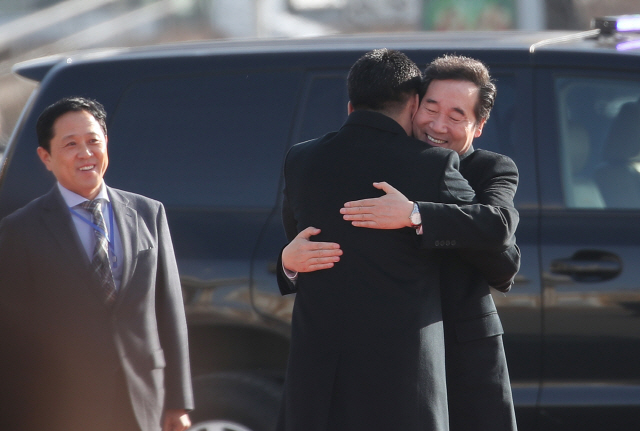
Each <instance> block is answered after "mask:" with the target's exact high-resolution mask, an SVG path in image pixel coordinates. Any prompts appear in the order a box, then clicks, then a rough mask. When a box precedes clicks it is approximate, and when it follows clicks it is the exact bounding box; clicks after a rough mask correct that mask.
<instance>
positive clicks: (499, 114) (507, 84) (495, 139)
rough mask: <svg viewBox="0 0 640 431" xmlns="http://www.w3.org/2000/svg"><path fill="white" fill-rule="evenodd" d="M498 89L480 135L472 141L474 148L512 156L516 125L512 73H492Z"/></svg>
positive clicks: (514, 85)
mask: <svg viewBox="0 0 640 431" xmlns="http://www.w3.org/2000/svg"><path fill="white" fill-rule="evenodd" d="M493 78H494V80H495V84H496V87H497V89H498V92H497V95H496V102H495V105H494V107H493V109H492V110H491V115H490V116H489V120H488V121H487V122H486V124H485V126H484V128H483V131H482V135H480V137H479V138H477V139H475V140H474V141H473V146H474V148H482V149H485V150H489V151H495V152H496V153H501V154H506V155H508V156H511V157H514V154H515V150H514V145H515V136H517V127H516V118H515V116H516V112H517V110H516V106H515V105H516V88H515V87H516V80H515V76H513V75H507V74H505V75H493Z"/></svg>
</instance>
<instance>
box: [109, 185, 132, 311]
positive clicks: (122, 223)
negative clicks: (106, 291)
mask: <svg viewBox="0 0 640 431" xmlns="http://www.w3.org/2000/svg"><path fill="white" fill-rule="evenodd" d="M107 192H108V193H109V198H110V199H111V206H112V208H113V216H114V218H115V222H116V224H117V225H118V230H119V231H120V243H121V244H122V280H121V281H120V289H119V290H118V295H117V299H116V303H119V302H120V301H121V300H122V297H123V296H124V294H125V293H126V288H127V286H128V284H129V281H130V280H131V277H132V275H133V271H134V270H135V267H136V261H137V260H136V259H135V256H137V248H138V214H137V212H136V210H134V209H133V208H131V207H130V206H129V200H128V199H127V198H126V197H124V196H123V195H122V194H120V193H118V191H117V190H114V189H112V188H110V187H107Z"/></svg>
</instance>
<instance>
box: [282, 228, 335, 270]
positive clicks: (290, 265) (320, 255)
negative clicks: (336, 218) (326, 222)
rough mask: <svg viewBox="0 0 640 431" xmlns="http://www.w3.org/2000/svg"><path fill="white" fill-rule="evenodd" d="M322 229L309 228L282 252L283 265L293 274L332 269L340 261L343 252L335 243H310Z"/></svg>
mask: <svg viewBox="0 0 640 431" xmlns="http://www.w3.org/2000/svg"><path fill="white" fill-rule="evenodd" d="M319 233H320V229H317V228H315V227H312V226H309V227H308V228H306V229H305V230H303V231H302V232H300V233H299V234H298V235H297V236H296V237H295V238H294V239H293V241H291V242H290V243H289V244H288V245H287V246H286V247H285V248H284V250H282V265H283V266H284V267H285V268H287V269H288V270H289V271H293V272H313V271H318V270H320V269H327V268H331V267H332V266H333V265H334V264H335V263H336V262H338V261H339V260H340V256H341V255H342V250H341V249H340V244H336V243H335V242H315V241H310V240H309V238H311V237H312V236H313V235H318V234H319Z"/></svg>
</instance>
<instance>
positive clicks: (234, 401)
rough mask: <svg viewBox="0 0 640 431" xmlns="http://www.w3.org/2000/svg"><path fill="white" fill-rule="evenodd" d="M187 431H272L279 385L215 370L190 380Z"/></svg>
mask: <svg viewBox="0 0 640 431" xmlns="http://www.w3.org/2000/svg"><path fill="white" fill-rule="evenodd" d="M193 392H194V397H195V407H196V408H195V409H194V410H193V412H191V413H190V415H189V416H190V417H191V421H192V423H193V425H192V426H191V428H189V430H190V431H273V429H275V426H276V421H277V418H278V411H279V408H280V397H281V394H282V387H281V386H280V385H279V384H277V383H276V382H275V381H272V380H269V379H266V378H262V377H258V376H255V375H252V374H248V373H231V372H230V373H215V374H209V375H206V376H201V377H197V378H195V379H194V381H193Z"/></svg>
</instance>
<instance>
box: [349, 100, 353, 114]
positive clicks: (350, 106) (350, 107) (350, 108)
mask: <svg viewBox="0 0 640 431" xmlns="http://www.w3.org/2000/svg"><path fill="white" fill-rule="evenodd" d="M353 111H354V109H353V105H352V104H351V100H349V103H347V115H351V113H352V112H353Z"/></svg>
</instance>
